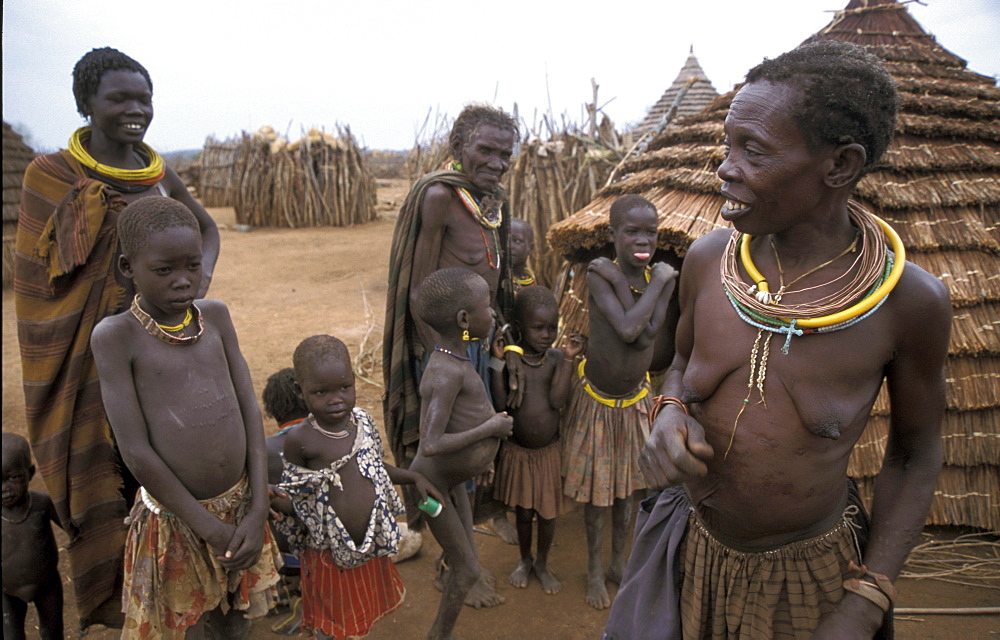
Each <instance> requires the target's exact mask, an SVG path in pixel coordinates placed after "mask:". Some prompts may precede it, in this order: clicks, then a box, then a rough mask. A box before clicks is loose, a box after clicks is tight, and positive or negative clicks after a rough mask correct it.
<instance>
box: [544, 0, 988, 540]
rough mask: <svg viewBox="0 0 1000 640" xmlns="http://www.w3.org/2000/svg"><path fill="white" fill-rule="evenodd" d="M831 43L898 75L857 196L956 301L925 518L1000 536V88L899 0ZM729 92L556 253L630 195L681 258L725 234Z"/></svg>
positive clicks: (876, 413) (658, 147) (868, 470)
mask: <svg viewBox="0 0 1000 640" xmlns="http://www.w3.org/2000/svg"><path fill="white" fill-rule="evenodd" d="M823 38H833V39H838V40H845V41H849V42H853V43H855V44H859V45H863V46H865V47H867V48H868V49H869V50H870V51H872V52H873V53H875V54H876V55H878V56H880V57H881V58H882V59H883V60H885V62H886V65H887V67H888V69H889V71H890V73H891V74H892V75H893V77H894V78H895V79H896V82H897V84H898V87H899V90H900V93H901V98H902V110H901V113H900V117H899V121H898V123H897V129H896V138H895V140H894V141H893V143H892V145H891V146H890V148H889V150H888V152H887V154H886V157H885V158H884V159H883V160H884V168H883V169H882V170H881V171H877V172H875V173H872V174H871V175H868V176H866V177H865V178H864V179H863V180H862V181H861V182H860V183H859V185H858V187H857V191H856V194H855V197H856V198H858V199H859V200H860V201H862V202H863V203H864V204H865V205H866V206H867V207H869V208H870V209H872V210H873V211H874V212H875V213H876V215H879V216H880V217H882V218H883V219H885V220H887V221H888V222H889V223H890V224H892V226H893V227H895V228H896V230H897V231H898V232H899V234H900V236H901V237H902V239H903V242H904V244H905V245H906V248H907V251H908V256H907V257H908V258H909V259H910V260H912V261H913V262H914V263H916V264H918V265H920V266H921V267H923V268H924V269H926V270H927V271H929V272H930V273H932V274H934V275H936V276H937V277H939V278H940V279H941V280H942V282H944V283H945V284H946V285H947V286H948V288H949V291H950V294H951V300H952V304H953V306H954V314H955V319H954V324H953V326H952V336H951V346H950V354H949V358H948V362H947V367H946V376H947V400H948V408H947V413H946V416H945V420H944V424H943V438H944V452H945V468H944V470H943V471H942V474H941V477H940V479H939V481H938V486H937V493H936V495H935V499H934V502H933V504H932V507H931V513H930V517H929V522H931V523H937V524H967V525H972V526H977V527H984V528H990V529H994V530H996V529H1000V391H998V390H1000V277H998V275H997V274H1000V89H998V88H997V86H996V85H995V82H994V81H993V79H992V78H989V77H986V76H983V75H980V74H977V73H974V72H972V71H969V70H967V69H966V68H965V61H964V60H962V59H961V58H959V57H958V56H956V55H954V54H952V53H951V52H949V51H947V50H946V49H944V48H943V47H942V46H941V45H939V44H938V43H937V42H936V41H935V39H934V37H933V36H932V35H930V34H928V33H926V32H925V31H924V30H923V29H922V28H921V27H920V25H919V24H917V22H916V21H915V20H914V19H913V18H912V17H911V16H910V14H909V12H908V11H907V10H906V8H905V6H903V5H900V4H898V3H897V2H895V0H868V1H867V2H866V1H865V0H851V2H850V3H849V4H848V6H847V8H846V9H845V10H844V11H840V12H838V13H837V14H836V15H835V17H834V19H833V20H832V21H831V23H830V24H829V25H828V26H827V27H826V28H824V29H823V30H822V31H820V32H819V33H817V34H815V35H814V36H812V37H811V38H809V40H808V41H812V40H815V39H823ZM749 66H750V64H748V68H749ZM733 95H734V94H733V93H729V94H727V95H725V96H721V97H720V98H719V99H718V100H716V101H715V102H714V103H713V104H712V105H711V106H710V107H709V108H708V109H706V110H705V111H703V112H702V113H701V114H699V115H697V116H695V117H694V118H692V119H689V120H687V121H686V124H685V123H681V126H679V127H676V128H670V129H667V130H665V131H664V132H663V133H662V134H661V135H660V136H658V137H657V138H656V139H654V140H653V142H652V143H651V144H650V145H649V149H648V151H647V152H646V153H645V154H643V155H641V156H639V157H637V158H635V159H632V160H630V161H629V162H628V164H627V166H626V167H623V172H622V173H623V175H624V176H625V177H624V178H623V179H621V180H620V181H619V182H617V183H615V184H612V185H610V186H609V187H607V188H605V189H604V190H602V191H601V192H599V193H598V195H597V197H596V198H595V199H594V201H592V202H591V203H590V204H589V205H588V206H587V207H586V208H584V209H583V210H581V211H579V212H577V213H576V214H574V215H573V216H572V217H570V218H568V219H567V220H565V221H563V222H561V223H559V224H557V225H554V226H553V228H552V230H551V231H550V233H549V236H548V237H549V241H550V243H551V244H552V245H553V247H554V248H555V249H556V250H558V251H559V252H561V253H562V254H563V255H565V256H568V257H570V258H571V259H575V260H582V259H585V258H587V257H589V256H590V255H592V254H593V253H594V252H596V251H599V250H600V249H601V248H602V247H603V245H604V244H605V237H606V236H605V233H606V232H605V229H606V227H607V220H608V216H607V213H608V209H609V208H610V205H611V202H612V201H613V200H614V199H615V198H616V197H617V196H619V195H621V194H624V193H639V194H642V195H644V196H645V197H646V198H648V199H649V200H651V201H652V202H653V203H654V204H655V205H656V206H657V208H658V209H659V211H660V214H661V221H660V248H662V249H670V250H674V251H676V252H677V253H679V254H681V255H683V253H684V252H685V251H686V249H687V247H688V245H690V243H691V242H692V241H693V240H694V239H695V238H697V237H699V236H701V235H703V234H705V233H707V232H708V231H711V230H713V229H716V228H719V227H723V226H727V225H726V223H725V222H723V221H722V220H721V218H720V217H719V208H720V206H721V205H722V203H723V199H722V197H721V196H720V195H719V192H718V190H719V187H720V186H721V181H720V180H719V178H718V177H717V176H716V175H715V169H716V168H717V167H718V165H719V164H720V162H721V161H722V154H723V147H722V140H723V133H722V123H723V120H724V118H725V116H726V113H727V111H728V107H729V103H730V102H731V100H732V97H733ZM888 410H889V406H888V400H887V397H886V395H885V392H884V391H883V393H882V395H881V396H880V398H879V399H878V401H877V402H876V403H875V407H874V409H873V412H872V419H871V420H870V421H869V428H868V429H867V430H866V432H865V434H864V435H863V436H862V439H861V441H860V442H859V443H858V447H857V448H856V450H855V453H854V456H853V458H852V461H851V467H850V472H851V473H852V475H856V476H860V477H861V478H862V480H863V481H862V489H863V491H864V492H865V493H867V494H868V495H870V493H871V487H872V478H873V476H874V475H875V474H876V473H877V472H878V469H879V466H880V464H881V460H882V456H883V451H884V445H885V438H886V433H887V427H888Z"/></svg>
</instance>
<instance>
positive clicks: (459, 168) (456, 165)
mask: <svg viewBox="0 0 1000 640" xmlns="http://www.w3.org/2000/svg"><path fill="white" fill-rule="evenodd" d="M461 170H462V163H461V162H456V163H455V171H461Z"/></svg>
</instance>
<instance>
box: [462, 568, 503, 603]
mask: <svg viewBox="0 0 1000 640" xmlns="http://www.w3.org/2000/svg"><path fill="white" fill-rule="evenodd" d="M504 602H506V600H505V599H504V597H503V596H501V595H500V594H499V593H497V589H496V579H495V578H493V576H492V574H487V573H486V572H485V571H484V572H483V573H480V574H479V579H478V580H476V584H474V585H472V588H471V589H469V593H468V594H466V596H465V604H466V606H469V607H472V608H473V609H489V608H490V607H496V606H499V605H501V604H503V603H504Z"/></svg>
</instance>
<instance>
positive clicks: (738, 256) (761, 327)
mask: <svg viewBox="0 0 1000 640" xmlns="http://www.w3.org/2000/svg"><path fill="white" fill-rule="evenodd" d="M848 213H849V215H850V217H851V221H852V223H853V224H854V226H855V228H856V229H857V230H858V233H859V236H860V239H861V250H860V251H859V252H858V256H857V258H856V259H855V260H854V262H853V263H852V264H851V266H850V267H848V269H847V270H846V271H844V273H842V274H841V275H839V276H837V277H836V278H834V279H833V280H830V281H829V282H827V283H824V284H822V285H817V286H815V287H808V288H806V289H802V290H800V291H799V293H800V292H802V291H808V290H812V289H816V288H819V287H821V286H827V285H830V284H832V283H834V282H837V281H838V280H840V279H841V278H844V277H846V276H847V274H849V273H851V272H852V271H855V267H856V266H858V265H860V266H859V271H858V272H857V273H856V274H855V276H854V277H853V278H852V279H851V280H850V281H849V282H848V283H847V284H846V285H844V286H842V287H841V288H840V290H838V291H836V292H834V293H832V294H829V295H826V296H823V297H821V298H820V299H819V300H817V301H816V302H813V303H810V304H799V305H783V304H781V299H782V297H783V296H785V295H788V294H789V291H788V290H787V288H788V287H789V286H791V284H793V283H795V282H797V281H798V280H801V279H802V278H804V277H805V276H807V275H809V274H811V273H814V272H816V271H818V270H819V269H821V268H823V267H825V266H828V265H829V264H831V263H833V262H834V261H836V260H837V259H839V258H841V257H843V256H845V255H847V254H848V253H850V252H851V251H854V250H855V248H856V246H857V243H858V236H856V237H855V239H854V241H853V242H852V243H851V245H850V246H849V247H848V248H847V249H846V250H844V251H843V252H841V253H840V254H839V255H837V257H836V258H833V259H832V260H828V261H827V262H824V263H823V264H821V265H819V266H818V267H815V268H813V269H810V270H809V271H807V272H806V273H805V274H803V275H801V276H799V277H798V278H796V279H795V280H793V281H792V282H791V283H789V284H788V285H785V284H784V272H783V271H782V270H781V267H780V264H781V262H780V258H778V256H777V252H776V251H775V258H776V261H777V264H778V265H779V279H780V280H781V287H780V288H779V290H778V292H777V293H776V294H773V295H772V294H771V293H770V292H769V290H768V286H767V281H766V279H765V278H764V276H763V275H762V274H761V273H760V271H759V270H758V269H757V267H756V266H755V265H754V264H753V260H752V259H751V258H750V251H749V243H750V240H751V236H749V235H747V234H741V233H739V232H738V231H733V235H732V236H731V237H730V239H729V244H728V245H727V246H726V250H725V251H724V252H723V257H722V261H721V265H720V271H721V276H722V285H723V288H724V289H725V291H726V296H727V297H728V298H729V302H730V304H732V305H733V309H734V310H735V311H736V314H737V316H739V318H740V319H741V320H743V321H744V322H746V323H747V324H749V325H750V326H752V327H754V328H756V329H757V337H756V338H755V339H754V342H753V347H752V348H751V350H750V379H749V381H748V383H747V396H746V398H744V399H743V403H742V405H741V406H740V410H739V413H737V414H736V420H735V421H734V422H733V432H732V435H731V436H730V439H729V446H728V447H727V448H726V453H725V455H724V456H723V458H725V457H727V456H728V455H729V451H730V450H731V449H732V447H733V442H734V441H735V439H736V428H737V425H738V424H739V420H740V417H741V416H742V415H743V411H744V410H745V409H746V407H747V405H748V404H749V403H750V395H751V394H752V393H753V389H754V388H755V387H756V389H757V393H758V394H759V395H760V401H759V402H758V404H762V405H763V406H764V409H765V410H766V409H767V401H766V400H765V398H764V381H765V379H766V377H767V357H768V353H769V352H770V346H771V336H772V335H773V334H775V333H783V334H785V344H784V346H783V347H782V348H781V352H782V354H784V355H787V354H788V351H789V347H790V344H791V340H792V336H803V335H809V334H813V333H829V332H833V331H839V330H841V329H846V328H848V327H851V326H853V325H855V324H857V323H859V322H861V321H862V320H864V319H865V318H867V317H868V316H870V315H872V314H873V313H875V311H877V310H878V308H879V307H881V306H882V303H884V302H885V300H886V298H887V297H888V295H889V293H890V292H891V291H892V290H893V288H894V287H895V286H896V283H898V282H899V278H900V277H901V276H902V273H903V268H904V266H905V264H906V250H905V248H904V247H903V243H902V241H901V240H900V238H899V235H898V234H897V233H896V232H895V230H893V229H892V227H890V226H889V225H888V224H887V223H886V222H885V221H884V220H882V219H880V218H878V217H876V216H874V215H872V214H871V213H869V212H867V211H865V210H864V209H862V208H861V207H859V206H857V205H856V204H854V203H853V202H851V203H849V205H848ZM886 238H888V240H889V242H890V244H891V245H892V250H891V251H890V250H889V248H888V247H887V246H886V242H885V240H886ZM772 248H773V244H772ZM737 260H739V262H740V264H742V266H743V268H744V270H745V271H746V272H747V274H748V275H749V276H750V277H751V279H752V280H753V281H754V284H752V285H750V286H749V287H748V286H747V285H746V283H745V282H744V281H743V279H742V277H741V275H740V273H739V269H738V267H737ZM859 294H860V300H859V299H858V298H859ZM833 309H840V310H839V311H836V312H834V313H829V312H830V311H831V310H833ZM816 312H819V313H823V314H824V315H821V316H811V314H812V313H816ZM807 314H809V315H807ZM764 332H767V335H764Z"/></svg>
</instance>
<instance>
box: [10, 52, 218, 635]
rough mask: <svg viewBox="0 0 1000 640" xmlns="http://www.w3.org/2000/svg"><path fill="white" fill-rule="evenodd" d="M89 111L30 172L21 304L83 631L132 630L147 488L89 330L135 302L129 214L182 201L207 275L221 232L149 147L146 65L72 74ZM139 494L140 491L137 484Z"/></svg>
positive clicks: (87, 66)
mask: <svg viewBox="0 0 1000 640" xmlns="http://www.w3.org/2000/svg"><path fill="white" fill-rule="evenodd" d="M73 94H74V97H75V98H76V103H77V109H78V110H79V112H80V114H81V115H82V116H83V117H84V118H87V119H88V120H89V121H90V123H91V126H89V127H83V128H82V129H79V130H78V131H77V132H76V133H74V134H73V137H72V138H71V139H70V144H69V149H68V150H63V151H59V152H58V153H52V154H48V155H43V156H39V157H37V158H35V160H34V161H33V162H32V163H31V165H30V166H29V167H28V169H27V171H26V172H25V175H24V186H23V190H22V192H21V208H20V213H19V218H18V226H17V240H16V246H15V253H14V305H15V309H16V315H17V331H18V341H19V343H20V348H21V368H22V380H23V384H24V403H25V413H26V418H27V422H28V436H29V440H30V442H31V449H32V452H33V453H34V455H35V458H36V459H37V460H38V467H39V470H40V471H41V473H42V477H43V478H44V479H45V484H46V487H47V488H48V492H49V494H50V495H51V496H52V501H53V503H54V504H55V507H56V512H57V513H58V514H59V519H60V520H61V521H62V525H63V528H64V529H65V530H66V532H67V533H68V534H69V536H70V543H69V547H68V549H67V550H68V551H69V556H70V565H71V567H70V568H71V574H72V582H73V589H74V592H75V596H76V607H77V611H78V612H79V615H80V626H81V628H86V627H87V626H89V625H91V624H105V625H108V626H120V625H121V623H122V621H123V617H122V611H121V608H122V607H121V596H120V593H118V592H117V589H120V586H121V576H122V557H123V553H124V549H125V531H126V529H125V525H124V524H123V522H124V519H125V516H126V515H128V510H127V506H128V505H127V501H128V502H129V503H130V502H131V500H132V499H133V497H134V495H135V491H136V490H137V486H136V485H134V484H133V483H129V482H125V483H124V495H123V475H126V476H128V477H127V478H126V479H127V480H130V479H131V476H130V475H128V474H127V472H125V473H124V474H123V471H122V470H123V469H124V467H123V466H122V465H121V464H120V462H119V461H118V459H117V454H116V451H115V445H114V442H113V440H112V436H111V430H110V427H109V426H108V421H107V418H106V417H105V415H104V406H103V403H102V401H101V392H100V387H99V385H98V377H97V367H96V365H95V364H94V359H93V356H92V354H91V351H90V333H91V331H92V330H93V328H94V326H95V325H96V324H97V323H98V322H99V321H100V320H101V319H103V318H104V317H106V316H109V315H114V314H116V313H118V312H119V311H121V310H122V309H123V308H124V306H123V305H127V304H128V303H130V302H131V292H132V285H131V282H129V281H128V280H126V279H125V278H124V276H122V275H121V274H120V273H119V272H118V269H117V267H116V265H117V263H118V255H119V254H120V253H121V251H120V249H119V247H118V231H117V221H118V213H119V212H120V211H121V210H122V209H124V208H125V205H126V204H127V203H128V202H131V201H133V200H136V199H139V198H144V197H147V196H151V195H157V196H169V197H171V198H174V199H176V200H178V201H180V202H182V203H184V205H185V206H187V207H188V208H189V209H190V210H191V211H192V212H193V213H194V214H195V216H196V217H197V219H198V224H199V227H200V228H201V233H202V241H203V249H204V258H203V260H204V261H203V265H204V269H205V274H206V277H205V279H204V281H203V284H202V290H201V292H200V294H199V297H203V296H204V294H205V290H206V289H207V288H208V280H210V279H211V272H212V268H213V266H214V264H215V259H216V257H217V256H218V253H219V232H218V228H217V227H216V225H215V223H214V222H213V221H212V219H211V218H210V217H209V216H208V213H206V212H205V209H204V208H202V206H201V205H200V204H198V203H197V202H196V201H195V200H194V198H192V197H191V195H190V193H189V192H188V190H187V187H186V186H185V185H184V182H183V181H182V180H181V179H180V178H179V177H178V176H177V174H176V173H175V172H174V171H173V170H172V169H170V168H169V167H167V166H166V165H165V164H164V163H163V160H162V158H161V157H160V156H159V155H158V154H157V153H156V151H154V150H153V149H152V148H150V147H149V146H148V145H146V144H145V143H143V142H142V139H143V136H144V135H145V133H146V130H147V127H148V126H149V123H150V121H151V120H152V117H153V107H152V94H153V84H152V81H151V80H150V78H149V73H148V72H147V71H146V69H145V68H144V67H143V66H142V65H141V64H139V63H138V62H136V61H135V60H133V59H132V58H130V57H128V56H126V55H125V54H123V53H121V52H120V51H117V50H115V49H111V48H108V47H105V48H101V49H94V50H93V51H91V52H89V53H88V54H86V55H85V56H83V58H81V59H80V61H79V62H77V64H76V67H75V68H74V69H73ZM130 484H131V486H130Z"/></svg>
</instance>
